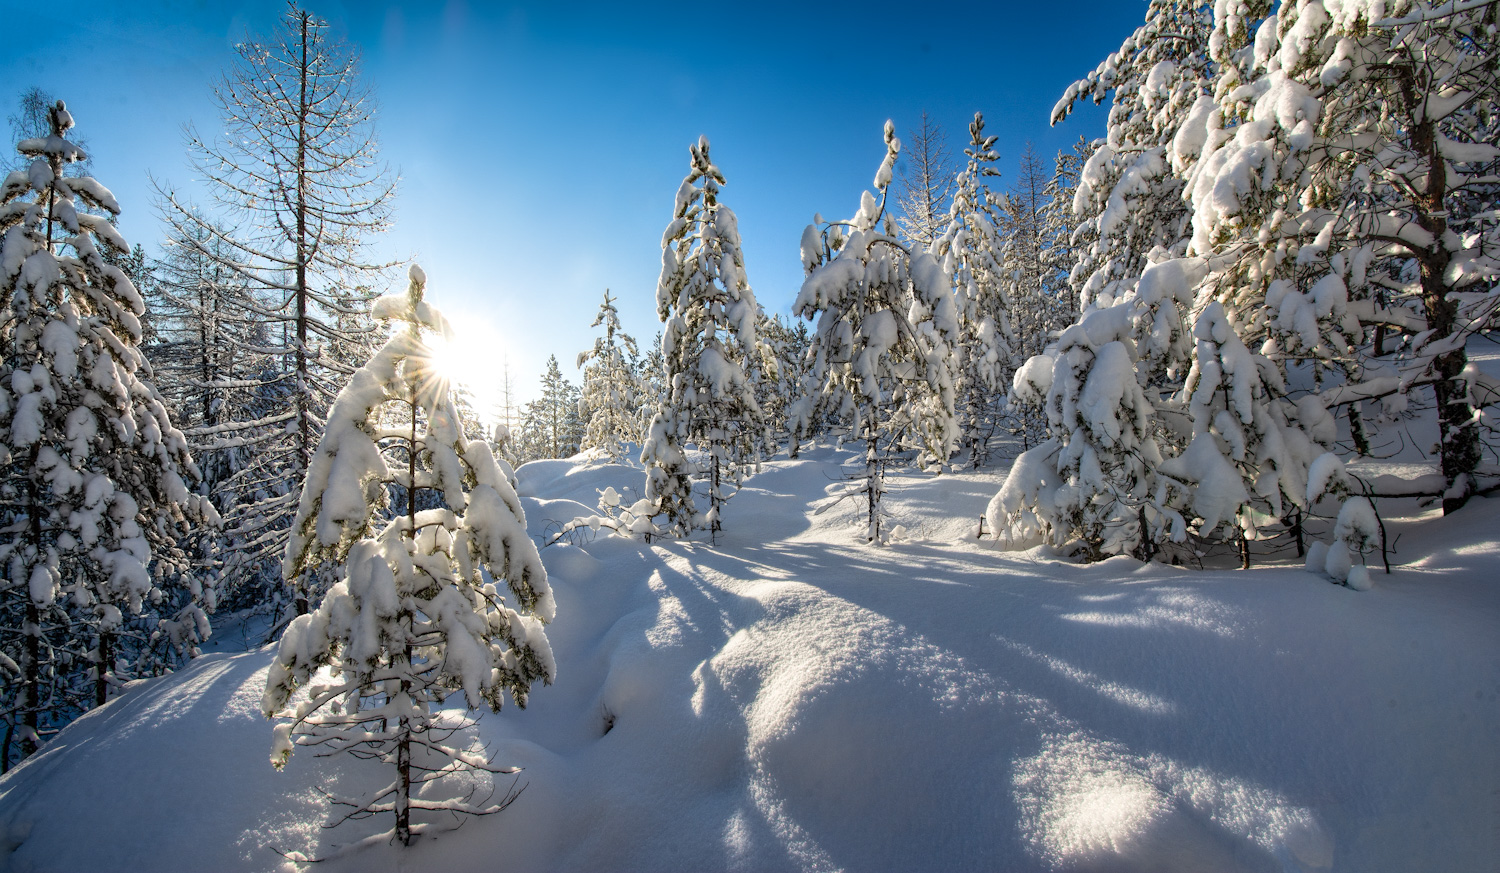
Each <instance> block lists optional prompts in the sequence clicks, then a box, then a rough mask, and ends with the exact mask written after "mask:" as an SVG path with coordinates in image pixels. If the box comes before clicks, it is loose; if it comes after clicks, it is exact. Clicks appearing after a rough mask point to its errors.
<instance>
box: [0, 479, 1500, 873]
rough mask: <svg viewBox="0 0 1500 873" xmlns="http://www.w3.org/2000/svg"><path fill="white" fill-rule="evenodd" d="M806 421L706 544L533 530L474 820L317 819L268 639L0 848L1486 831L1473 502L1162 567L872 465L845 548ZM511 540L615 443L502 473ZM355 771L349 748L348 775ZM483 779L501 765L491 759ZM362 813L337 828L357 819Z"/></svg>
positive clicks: (1251, 851) (1153, 860)
mask: <svg viewBox="0 0 1500 873" xmlns="http://www.w3.org/2000/svg"><path fill="white" fill-rule="evenodd" d="M838 460H840V456H839V455H837V454H836V453H834V452H832V451H830V450H823V451H820V452H814V453H812V456H811V457H809V458H806V459H803V460H799V461H779V462H775V463H771V464H768V465H767V466H766V468H765V470H764V472H762V473H761V474H759V475H758V476H756V477H754V478H753V479H752V480H750V482H749V483H748V486H747V488H746V489H745V491H744V492H743V493H741V494H740V495H739V496H737V497H736V498H735V499H734V500H733V501H732V502H731V504H730V505H729V509H728V513H727V515H726V519H725V525H726V532H725V535H724V536H723V537H721V539H720V542H719V544H718V545H717V546H716V547H711V546H709V545H707V544H706V543H679V542H668V543H662V542H659V541H654V542H652V543H651V544H649V545H647V544H644V543H640V542H630V541H625V540H621V539H613V538H604V537H601V538H598V539H595V540H593V541H592V542H587V543H583V544H581V545H558V546H553V547H551V548H548V549H546V550H545V551H544V553H543V556H544V559H545V561H546V563H547V566H548V569H549V572H550V574H551V578H552V584H553V586H554V589H555V591H556V595H557V599H558V618H557V621H556V622H555V623H554V624H553V625H552V627H551V628H550V630H549V635H550V637H551V640H552V645H553V647H554V650H555V652H556V654H557V658H558V663H559V676H558V681H557V684H556V685H554V686H552V687H549V688H538V689H536V690H535V693H534V694H533V696H532V702H531V705H530V707H529V708H528V709H527V710H525V711H517V710H514V709H507V710H506V711H504V712H502V713H500V714H499V715H491V714H487V715H485V716H484V718H483V719H482V720H481V721H480V722H479V725H478V728H477V732H478V736H477V737H476V739H477V740H482V741H483V742H486V743H488V744H489V748H490V751H491V752H492V753H493V754H494V755H495V756H496V760H497V762H499V763H506V764H515V765H519V766H522V767H524V768H525V771H524V773H523V774H522V780H521V784H524V785H525V786H526V788H525V791H524V793H523V794H522V795H521V797H520V799H519V800H518V801H517V802H516V803H515V804H514V805H513V806H512V807H511V808H510V809H508V810H506V811H505V812H503V813H501V814H500V815H497V816H493V817H489V818H483V819H473V820H470V821H468V822H467V823H466V824H464V825H463V826H462V827H461V828H459V829H457V830H452V831H447V832H442V833H437V834H436V835H434V836H429V837H426V838H423V839H422V840H420V841H419V842H418V843H416V844H415V845H413V846H412V847H411V848H410V849H406V850H403V849H401V847H399V846H389V847H388V846H385V845H377V846H375V847H372V848H367V849H363V850H360V851H357V852H351V853H347V854H343V855H338V854H337V847H338V846H341V845H345V844H349V843H353V842H355V841H356V840H358V839H360V838H361V837H363V836H364V835H366V834H369V833H374V832H377V831H379V830H382V829H386V828H389V827H390V822H387V821H366V822H356V823H352V824H349V825H345V826H343V827H341V828H339V829H337V830H332V831H327V830H323V829H322V828H321V827H320V826H319V825H320V823H321V821H322V820H323V818H324V816H325V813H326V809H325V806H324V803H323V800H322V798H321V796H320V795H319V792H318V789H319V788H320V787H322V788H327V789H329V790H338V791H341V792H348V791H351V790H357V789H358V787H359V786H361V785H364V784H367V783H368V784H373V783H374V781H375V780H377V779H380V778H383V777H385V774H384V773H383V772H373V771H369V765H366V764H362V763H360V762H354V761H351V760H347V759H334V760H327V759H320V758H317V757H315V756H313V755H312V754H310V753H309V752H308V751H307V750H301V751H299V752H298V753H297V754H296V756H294V757H293V759H292V761H291V762H290V764H288V766H287V769H286V771H285V772H282V773H277V772H275V771H273V770H272V768H271V766H270V764H269V763H268V760H267V754H268V752H269V749H270V744H271V730H270V726H269V725H268V724H267V723H266V722H265V721H264V720H263V719H262V718H261V717H260V715H259V713H258V711H257V707H258V704H259V700H260V694H261V690H262V685H263V682H264V679H265V673H266V667H267V664H268V663H269V660H270V654H271V653H270V650H269V649H259V650H255V651H248V652H243V653H239V654H210V655H205V656H204V657H203V658H201V659H199V660H198V661H196V662H195V663H194V664H193V665H192V666H191V667H189V668H188V669H185V670H182V671H181V672H179V673H177V674H175V675H172V676H168V677H164V678H162V679H158V680H150V681H147V682H142V683H138V684H136V685H135V686H133V687H131V688H130V689H129V690H128V691H127V692H126V693H124V694H123V695H121V696H120V697H119V698H118V699H116V700H114V701H112V702H111V703H110V704H109V705H107V706H105V707H103V708H102V709H100V710H98V711H95V712H92V713H89V714H88V715H86V716H84V717H83V718H81V719H79V720H78V721H77V722H75V723H74V724H73V725H72V726H70V727H69V728H68V729H67V730H65V731H64V732H63V733H62V734H60V735H59V736H58V737H57V738H56V739H55V740H54V741H53V742H52V743H51V744H50V745H49V746H48V748H47V749H46V750H45V751H44V752H43V753H41V754H39V755H37V756H35V757H34V758H32V759H31V760H29V761H27V762H26V763H25V764H23V765H22V766H20V767H19V768H17V769H16V770H14V771H13V772H12V773H10V774H9V775H7V776H6V777H4V778H3V779H0V868H4V869H7V870H32V871H74V870H93V871H109V870H162V871H175V870H182V871H190V870H220V871H234V870H246V871H248V870H274V869H295V866H296V865H293V864H291V863H290V862H288V861H286V860H285V859H284V858H283V856H282V855H280V854H278V853H277V850H280V851H282V852H293V851H300V852H306V853H309V854H313V855H318V856H330V855H332V856H334V857H331V858H330V860H328V861H326V862H324V863H321V864H318V865H317V869H320V870H325V869H331V870H339V871H344V870H348V871H356V870H357V871H381V870H392V871H394V870H398V869H427V870H439V869H443V870H455V871H461V870H493V869H504V870H517V871H521V870H525V871H533V870H534V871H549V870H556V871H579V870H601V871H602V870H611V871H626V870H642V871H647V870H649V871H668V870H682V871H701V870H746V871H776V870H857V871H879V870H891V871H911V870H938V869H944V870H973V869H1002V870H1013V871H1026V870H1038V871H1041V870H1072V871H1179V870H1180V871H1187V870H1214V871H1360V873H1369V871H1409V870H1424V869H1431V870H1466V869H1481V868H1484V867H1485V865H1487V864H1490V863H1492V862H1493V860H1494V858H1496V857H1500V832H1497V831H1496V829H1495V827H1494V823H1495V822H1496V821H1497V820H1500V795H1497V794H1496V793H1495V791H1494V787H1495V777H1496V773H1497V772H1500V588H1497V584H1496V579H1497V578H1500V543H1497V531H1500V527H1497V525H1496V517H1497V515H1500V513H1497V505H1496V503H1495V502H1494V501H1491V500H1483V499H1480V500H1476V501H1474V503H1473V504H1472V505H1471V506H1470V507H1469V508H1466V509H1465V510H1463V511H1462V512H1461V513H1459V514H1458V515H1457V516H1455V517H1452V518H1450V519H1447V520H1440V519H1439V520H1431V519H1418V520H1410V521H1408V522H1404V523H1401V522H1398V523H1397V526H1398V527H1399V526H1400V524H1405V526H1406V527H1405V530H1406V533H1405V536H1404V537H1403V538H1402V539H1401V540H1400V542H1399V544H1400V545H1401V547H1402V551H1401V552H1400V553H1398V555H1397V559H1398V560H1399V561H1401V562H1402V563H1401V565H1400V566H1399V567H1398V568H1397V569H1396V572H1395V573H1394V574H1392V575H1390V576H1386V575H1384V574H1383V573H1376V574H1374V576H1373V577H1374V580H1375V587H1374V590H1372V591H1369V592H1355V591H1351V590H1349V589H1347V588H1343V587H1338V586H1335V585H1332V584H1330V583H1329V582H1328V581H1327V580H1326V579H1325V578H1323V577H1320V576H1317V575H1313V574H1310V573H1307V572H1305V571H1303V570H1302V569H1300V567H1299V568H1290V567H1284V568H1270V569H1257V570H1251V571H1247V572H1206V573H1194V572H1188V571H1183V570H1176V569H1173V568H1169V567H1163V566H1143V565H1141V564H1139V563H1137V562H1134V561H1132V560H1129V559H1123V558H1117V559H1114V560H1110V561H1106V562H1104V563H1102V564H1098V565H1094V566H1091V567H1078V566H1073V565H1069V564H1065V563H1060V562H1057V561H1055V560H1053V559H1052V558H1051V557H1049V556H1048V554H1047V553H1045V552H1043V551H1041V550H1034V551H1031V552H1024V553H1006V552H1001V551H997V550H995V549H994V547H993V544H991V543H988V542H976V541H975V540H974V537H973V532H972V531H973V529H974V528H975V527H976V526H977V518H978V516H979V515H980V514H981V513H982V512H983V509H984V506H985V504H986V502H987V501H988V499H989V497H990V496H991V495H992V494H993V493H994V492H995V490H996V489H997V488H998V485H999V478H1000V477H999V476H998V475H996V474H963V475H953V476H945V477H938V478H933V477H927V476H919V475H910V476H905V477H893V478H892V480H891V491H890V492H889V494H888V500H890V501H891V505H892V508H893V511H894V514H895V518H894V519H893V522H895V523H899V524H901V525H902V526H903V527H905V528H906V529H907V530H908V531H909V533H908V534H907V538H906V539H903V540H899V541H897V542H896V543H894V544H892V545H890V546H887V547H882V548H870V547H866V546H863V545H860V544H858V543H857V542H856V537H857V534H858V533H859V530H858V529H857V528H856V526H855V525H854V524H853V523H852V522H851V519H850V515H851V513H853V512H854V511H855V510H856V508H855V507H852V506H849V505H848V504H837V503H836V501H835V500H834V499H833V498H828V497H825V496H824V492H825V488H830V489H831V488H832V487H833V486H831V484H830V483H831V479H832V477H835V476H836V475H837V469H836V465H837V462H838ZM519 475H520V479H521V486H522V493H523V494H525V495H528V496H527V506H526V509H527V515H528V521H529V523H530V525H531V528H532V532H533V533H534V534H536V535H538V536H540V535H541V532H542V529H543V527H544V526H545V525H547V524H548V523H550V522H555V521H566V520H567V519H568V518H571V517H573V516H574V515H578V514H584V513H586V512H592V511H593V505H592V504H593V501H594V499H595V496H596V492H597V490H598V489H602V488H604V487H605V486H608V485H613V486H615V487H616V488H620V487H622V486H627V485H628V486H631V487H633V488H638V487H639V477H640V472H639V470H632V469H630V468H626V467H618V466H602V465H595V466H585V465H574V464H567V463H565V462H555V461H554V462H545V463H541V464H532V465H527V466H526V467H523V468H522V469H521V470H520V471H519ZM365 771H369V772H365ZM501 787H502V789H503V788H504V787H505V786H501ZM362 829H363V830H362Z"/></svg>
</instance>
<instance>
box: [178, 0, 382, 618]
mask: <svg viewBox="0 0 1500 873" xmlns="http://www.w3.org/2000/svg"><path fill="white" fill-rule="evenodd" d="M327 31H328V24H327V22H326V21H323V20H321V19H319V18H317V17H316V16H315V15H313V14H312V13H311V12H309V11H307V10H305V9H300V8H298V7H296V6H288V8H287V11H286V14H285V15H284V16H283V17H282V20H281V22H280V26H279V27H278V28H277V30H276V32H275V33H274V34H273V36H272V38H271V39H270V40H269V41H267V42H259V41H254V40H247V41H246V42H244V43H242V44H240V45H239V47H238V50H239V55H240V59H239V63H238V64H237V65H236V66H235V68H234V69H232V70H231V71H230V72H229V73H228V74H227V75H226V76H225V77H224V78H223V80H222V81H221V82H220V83H219V85H218V87H216V88H215V90H214V98H215V101H216V102H217V103H218V105H219V110H220V112H221V114H222V117H223V127H224V135H223V137H222V138H220V139H216V140H210V139H208V138H206V137H204V136H201V135H200V134H199V133H198V132H197V131H196V130H195V129H193V128H192V127H189V128H188V131H187V135H188V143H189V147H190V149H191V151H192V153H193V156H194V166H195V168H196V170H197V171H198V173H199V174H200V176H201V178H203V179H204V180H205V181H206V182H207V183H208V188H209V191H210V196H211V197H212V199H213V200H214V202H215V203H216V204H217V206H218V207H220V209H221V210H222V215H220V216H218V218H219V219H220V220H219V221H209V220H207V219H206V218H205V217H204V215H203V214H202V213H199V212H198V211H196V210H194V209H193V208H191V207H190V206H188V205H186V204H185V203H184V202H183V201H182V200H181V199H180V198H179V197H178V195H177V193H176V192H175V191H173V190H172V189H170V188H168V187H164V186H161V185H158V191H159V192H160V193H161V194H162V197H163V200H164V207H165V208H164V210H163V211H164V212H165V213H166V217H167V220H168V222H169V223H170V224H171V225H172V227H173V230H174V233H175V235H176V236H177V237H178V238H179V239H180V240H182V241H183V242H185V243H187V244H189V245H198V246H199V247H200V251H201V253H202V254H203V255H204V256H205V257H209V258H212V259H215V260H217V261H219V262H220V263H222V264H223V265H224V266H225V267H227V268H229V269H230V270H233V271H234V272H236V273H237V274H238V275H239V276H241V277H242V278H243V279H244V280H245V281H246V283H247V285H248V287H249V289H250V291H251V292H252V293H251V294H249V295H247V296H245V297H244V298H242V299H243V300H244V301H245V305H246V312H247V313H248V314H249V315H251V316H253V317H256V318H259V319H262V320H263V321H264V322H265V323H266V324H267V326H268V328H269V330H268V346H267V347H266V348H265V349H264V350H263V351H264V352H265V353H267V354H270V355H271V356H272V357H273V358H275V359H276V360H277V361H278V362H279V365H278V367H277V372H272V373H267V374H263V375H262V376H254V375H251V376H248V378H252V379H261V381H263V382H265V383H267V384H268V385H269V384H272V383H280V384H282V385H284V387H285V389H286V397H287V401H288V402H287V404H286V406H285V408H283V409H281V410H279V411H277V412H275V413H273V414H272V415H271V416H269V417H267V416H259V417H255V418H249V417H243V416H236V417H235V421H234V422H232V423H229V424H224V425H215V426H214V427H215V430H213V432H212V434H211V436H213V437H214V438H215V439H217V440H220V441H222V440H224V439H226V438H231V439H232V438H234V437H235V436H236V435H237V434H239V433H249V432H252V431H253V432H258V433H264V432H265V429H266V428H273V429H275V430H276V431H277V433H278V437H277V438H275V439H273V440H270V441H268V442H266V443H264V444H263V445H262V446H261V448H260V451H258V452H257V453H256V456H255V457H256V461H255V464H254V465H253V469H252V470H251V471H250V472H248V473H246V476H247V478H248V479H249V480H251V481H247V482H246V483H245V484H246V485H247V486H257V487H249V488H248V491H247V493H253V494H256V495H257V496H256V497H255V498H254V499H250V500H246V501H244V502H242V503H240V504H238V505H237V506H236V507H234V508H233V509H231V511H230V515H229V519H230V532H231V534H232V535H233V536H235V537H237V540H236V541H237V542H239V543H240V548H241V549H242V550H243V552H244V554H242V556H241V557H242V558H246V559H247V560H244V561H242V562H241V563H242V564H243V565H245V566H246V567H247V568H248V569H250V570H251V571H253V570H254V569H255V567H256V566H257V565H260V564H266V563H268V562H274V561H276V560H277V559H278V557H279V555H280V553H281V551H282V550H283V548H284V546H285V542H286V536H287V533H286V530H287V521H288V520H289V518H290V514H291V512H292V511H293V509H294V508H295V501H296V495H297V492H298V489H299V487H300V485H301V483H302V481H303V478H304V475H305V473H306V470H307V467H308V463H309V461H310V459H311V457H312V453H313V450H314V448H315V447H316V445H317V442H318V439H319V437H320V435H321V433H322V429H323V416H324V414H325V411H326V409H327V408H328V405H329V404H330V402H331V401H332V399H333V397H334V395H335V393H336V392H337V390H338V387H339V384H340V383H341V382H342V381H343V379H344V377H346V376H347V375H348V374H349V373H351V372H353V368H354V365H355V364H357V363H358V362H359V361H362V360H364V359H365V358H366V357H367V356H368V352H369V349H370V348H371V346H372V345H373V342H372V340H373V326H372V322H371V320H370V318H369V300H370V298H371V296H372V289H373V288H374V286H375V285H376V284H378V283H379V282H380V277H381V273H382V270H383V269H384V267H385V266H387V265H383V264H378V263H374V262H372V261H371V260H370V259H369V258H368V257H367V256H366V255H365V253H364V249H365V246H366V243H367V241H368V239H369V237H370V235H371V234H372V233H375V232H378V231H381V230H383V229H384V228H385V227H386V225H387V221H388V218H389V214H390V200H391V197H392V195H393V193H394V189H395V181H394V179H393V178H392V177H391V176H390V174H389V173H388V172H387V171H386V170H385V168H384V167H383V166H381V165H380V164H379V162H378V156H377V151H378V149H377V145H376V141H375V137H374V132H373V121H374V103H373V100H372V99H371V97H370V93H369V91H368V90H367V89H365V88H364V87H362V86H361V85H360V84H359V57H358V54H357V52H356V51H354V50H353V49H352V48H349V47H348V46H345V45H342V44H340V43H338V42H337V41H335V40H333V39H331V38H330V37H329V35H328V32H327ZM221 222H222V223H221ZM226 228H234V229H233V230H228V229H226ZM208 435H210V434H208V433H199V434H198V436H208ZM273 483H280V485H279V487H267V488H260V487H258V486H260V485H267V486H270V485H272V484H273ZM288 581H289V582H290V584H291V585H292V587H293V590H294V598H295V600H296V603H297V610H298V612H299V613H302V612H305V611H306V610H307V600H308V591H307V583H306V580H303V579H298V580H288Z"/></svg>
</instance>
